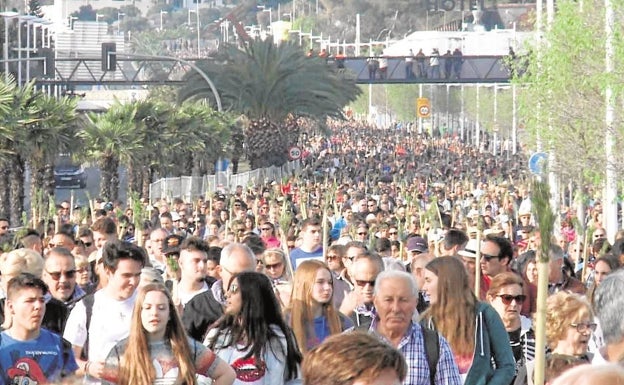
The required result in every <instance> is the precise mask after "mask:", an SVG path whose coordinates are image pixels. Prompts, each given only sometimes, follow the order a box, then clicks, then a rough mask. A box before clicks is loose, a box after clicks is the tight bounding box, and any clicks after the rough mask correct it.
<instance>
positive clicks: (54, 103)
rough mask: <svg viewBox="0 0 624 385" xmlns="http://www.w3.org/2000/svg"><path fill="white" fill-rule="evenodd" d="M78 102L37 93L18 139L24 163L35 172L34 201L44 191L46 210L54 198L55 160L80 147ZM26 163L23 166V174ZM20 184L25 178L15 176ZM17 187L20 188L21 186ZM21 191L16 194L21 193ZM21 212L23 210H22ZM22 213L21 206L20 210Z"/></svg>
mask: <svg viewBox="0 0 624 385" xmlns="http://www.w3.org/2000/svg"><path fill="white" fill-rule="evenodd" d="M76 104H77V101H76V99H73V98H69V97H63V98H60V99H59V98H56V97H55V96H51V95H48V94H44V93H40V92H35V93H34V103H33V105H32V106H31V107H32V108H30V109H29V112H28V117H27V118H28V121H27V122H25V123H24V125H23V127H22V129H21V130H19V131H18V132H17V133H16V136H15V149H16V152H17V154H16V155H17V156H18V157H19V159H20V161H25V162H26V164H28V165H29V168H30V171H31V183H30V201H31V202H35V201H36V195H37V193H38V192H39V191H41V192H43V201H42V204H43V207H48V203H49V202H48V197H50V196H53V195H54V187H55V186H54V184H55V183H54V161H55V159H56V158H57V156H58V155H59V154H60V153H71V152H72V151H73V150H75V149H77V148H78V147H80V145H79V143H78V142H77V141H76V139H75V138H76V133H77V131H78V127H77V126H76V124H75V123H76V116H77V114H76ZM22 167H23V164H21V165H20V166H19V169H20V171H21V172H23V169H22ZM15 178H16V181H15V182H16V183H19V182H22V185H21V189H22V190H23V180H24V175H19V174H17V175H16V176H15ZM12 186H13V183H12ZM16 188H18V189H19V188H20V186H19V185H17V187H16ZM20 191H21V190H20ZM17 193H18V191H14V192H12V194H17ZM18 210H19V211H18ZM13 211H16V212H17V213H21V207H18V208H16V210H12V212H13Z"/></svg>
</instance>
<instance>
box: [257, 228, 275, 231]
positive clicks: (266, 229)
mask: <svg viewBox="0 0 624 385" xmlns="http://www.w3.org/2000/svg"><path fill="white" fill-rule="evenodd" d="M260 230H262V231H271V230H273V229H272V228H270V227H261V228H260Z"/></svg>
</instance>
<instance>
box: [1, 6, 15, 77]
mask: <svg viewBox="0 0 624 385" xmlns="http://www.w3.org/2000/svg"><path fill="white" fill-rule="evenodd" d="M17 15H18V13H17V12H11V11H4V12H0V16H2V18H3V19H4V50H3V51H4V52H3V54H4V55H3V59H4V81H5V82H8V81H9V24H8V22H9V20H11V19H13V18H16V17H17Z"/></svg>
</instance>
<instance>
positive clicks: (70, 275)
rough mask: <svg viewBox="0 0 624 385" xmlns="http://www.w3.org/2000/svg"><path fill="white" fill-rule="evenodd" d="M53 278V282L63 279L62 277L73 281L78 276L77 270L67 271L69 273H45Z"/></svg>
mask: <svg viewBox="0 0 624 385" xmlns="http://www.w3.org/2000/svg"><path fill="white" fill-rule="evenodd" d="M45 272H46V273H48V274H49V275H50V277H52V279H53V280H55V281H58V280H59V279H61V275H64V276H65V278H67V279H72V278H74V277H75V276H76V270H67V271H47V270H46V271H45Z"/></svg>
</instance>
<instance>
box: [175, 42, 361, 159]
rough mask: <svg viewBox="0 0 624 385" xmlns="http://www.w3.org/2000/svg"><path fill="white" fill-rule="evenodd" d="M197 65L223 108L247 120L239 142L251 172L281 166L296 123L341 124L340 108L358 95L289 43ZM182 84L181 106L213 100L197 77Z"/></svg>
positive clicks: (231, 50)
mask: <svg viewBox="0 0 624 385" xmlns="http://www.w3.org/2000/svg"><path fill="white" fill-rule="evenodd" d="M198 65H199V67H200V69H202V70H203V71H204V72H205V73H206V74H207V75H208V76H209V77H210V78H211V79H212V80H213V81H214V83H215V86H216V88H217V90H218V92H219V94H220V96H221V101H222V103H223V105H224V108H226V109H228V110H231V111H235V112H237V113H242V114H244V115H246V116H247V117H248V118H249V119H250V122H249V125H248V126H247V127H246V129H245V140H246V144H247V156H248V158H249V161H250V163H251V166H252V168H257V167H265V166H269V165H281V164H283V163H285V162H286V160H287V151H288V148H289V147H290V146H292V145H294V144H296V142H295V141H296V139H297V138H298V134H299V127H298V124H297V119H298V118H300V117H306V118H309V119H312V120H314V121H316V122H318V123H320V124H321V125H322V124H324V123H325V121H326V119H327V118H329V117H331V118H342V116H343V114H342V108H343V107H344V106H345V105H346V104H348V103H349V102H351V101H353V100H355V98H356V97H357V96H358V94H359V92H360V91H359V88H357V86H356V84H355V81H354V80H353V79H351V78H349V77H348V76H346V75H345V73H344V72H342V71H337V70H335V69H333V68H331V67H330V66H328V65H327V63H326V61H325V60H324V59H322V58H317V57H313V58H309V57H306V56H305V54H304V52H303V51H302V50H301V48H300V47H299V46H298V45H295V44H294V43H290V42H283V43H282V44H280V45H274V44H273V43H272V42H270V41H261V40H253V41H250V42H249V43H248V44H247V46H246V47H245V48H244V50H239V49H237V48H236V47H232V46H229V47H226V51H225V52H223V53H222V59H221V58H220V59H219V60H212V61H205V62H201V63H199V64H198ZM186 80H187V85H186V86H185V87H183V88H182V89H181V90H180V93H179V98H180V99H181V100H186V99H191V98H208V99H211V98H213V95H212V93H211V92H210V88H209V87H208V86H207V85H206V83H205V81H203V80H202V78H201V77H200V76H199V75H198V74H196V73H188V74H187V76H186Z"/></svg>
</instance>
